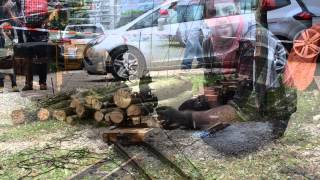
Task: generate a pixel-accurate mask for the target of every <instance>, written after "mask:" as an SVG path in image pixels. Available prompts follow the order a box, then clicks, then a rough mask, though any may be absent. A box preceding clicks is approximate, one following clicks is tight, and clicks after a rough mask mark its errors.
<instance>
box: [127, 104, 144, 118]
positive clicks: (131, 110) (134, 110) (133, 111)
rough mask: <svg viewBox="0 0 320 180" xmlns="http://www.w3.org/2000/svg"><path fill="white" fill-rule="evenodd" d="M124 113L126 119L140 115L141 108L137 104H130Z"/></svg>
mask: <svg viewBox="0 0 320 180" xmlns="http://www.w3.org/2000/svg"><path fill="white" fill-rule="evenodd" d="M126 111H127V116H128V117H132V116H141V115H142V107H141V106H139V105H137V104H131V105H130V106H129V107H128V109H127V110H126Z"/></svg>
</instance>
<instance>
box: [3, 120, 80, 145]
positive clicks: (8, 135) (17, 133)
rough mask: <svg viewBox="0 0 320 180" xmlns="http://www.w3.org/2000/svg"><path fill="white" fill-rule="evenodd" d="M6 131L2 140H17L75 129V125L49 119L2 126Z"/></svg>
mask: <svg viewBox="0 0 320 180" xmlns="http://www.w3.org/2000/svg"><path fill="white" fill-rule="evenodd" d="M0 129H3V130H5V131H6V132H5V133H3V134H1V135H0V142H6V141H16V140H22V139H32V138H35V137H39V136H43V135H46V134H48V133H54V132H57V131H58V130H59V131H66V130H71V129H74V128H73V127H70V126H66V124H65V123H64V122H59V121H54V120H48V121H46V122H32V123H29V124H24V125H19V126H14V127H11V128H9V127H2V128H1V127H0Z"/></svg>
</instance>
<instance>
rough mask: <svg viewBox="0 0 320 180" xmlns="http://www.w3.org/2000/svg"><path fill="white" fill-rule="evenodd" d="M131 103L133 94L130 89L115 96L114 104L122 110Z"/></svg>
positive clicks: (118, 92)
mask: <svg viewBox="0 0 320 180" xmlns="http://www.w3.org/2000/svg"><path fill="white" fill-rule="evenodd" d="M131 101H132V98H131V92H130V91H129V90H128V89H119V90H117V91H116V92H115V94H114V96H113V102H114V103H115V104H116V105H117V106H118V107H120V108H127V107H128V106H129V105H130V104H131Z"/></svg>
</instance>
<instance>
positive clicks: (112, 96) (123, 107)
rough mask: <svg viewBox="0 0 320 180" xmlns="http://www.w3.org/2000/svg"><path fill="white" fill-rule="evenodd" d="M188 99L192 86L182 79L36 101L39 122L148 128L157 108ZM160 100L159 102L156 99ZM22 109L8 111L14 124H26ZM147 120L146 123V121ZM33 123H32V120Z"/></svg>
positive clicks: (25, 114)
mask: <svg viewBox="0 0 320 180" xmlns="http://www.w3.org/2000/svg"><path fill="white" fill-rule="evenodd" d="M190 97H192V84H191V83H190V82H187V81H185V80H181V79H174V80H172V79H171V80H159V81H156V82H143V83H141V82H140V83H139V84H137V83H136V84H132V85H131V86H128V85H126V84H114V85H109V86H107V87H103V88H92V89H86V90H80V89H78V90H74V91H70V92H61V93H60V94H57V95H55V96H51V97H46V98H43V99H42V100H40V101H39V102H37V108H36V109H34V110H33V111H34V114H35V115H34V116H33V117H36V118H37V119H38V120H39V121H47V120H48V119H55V120H58V121H63V122H66V123H67V124H71V125H74V124H77V123H92V124H97V125H103V126H111V125H116V126H122V127H131V126H134V127H150V126H156V125H155V124H157V123H156V122H155V119H154V118H153V116H152V115H153V114H154V112H155V111H154V109H155V108H156V107H157V106H173V107H177V106H179V105H180V104H181V103H182V102H183V101H185V100H187V99H189V98H190ZM159 98H160V99H159ZM27 113H30V112H29V111H28V110H26V109H21V110H16V111H14V112H12V116H11V117H12V121H13V122H14V124H21V123H24V122H26V118H27V117H30V116H27ZM149 120H150V122H149ZM32 121H34V120H32Z"/></svg>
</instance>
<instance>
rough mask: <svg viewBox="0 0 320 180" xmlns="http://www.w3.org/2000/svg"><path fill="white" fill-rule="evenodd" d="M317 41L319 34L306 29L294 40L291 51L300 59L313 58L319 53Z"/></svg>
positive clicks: (319, 37) (319, 38)
mask: <svg viewBox="0 0 320 180" xmlns="http://www.w3.org/2000/svg"><path fill="white" fill-rule="evenodd" d="M319 40H320V32H317V31H316V30H314V29H312V28H310V29H306V30H304V31H303V32H302V33H301V34H300V35H299V37H298V38H297V39H295V40H294V42H293V49H294V51H295V53H297V55H299V56H300V57H304V58H314V57H316V56H317V55H318V54H319V53H320V48H319V47H318V43H319Z"/></svg>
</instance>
